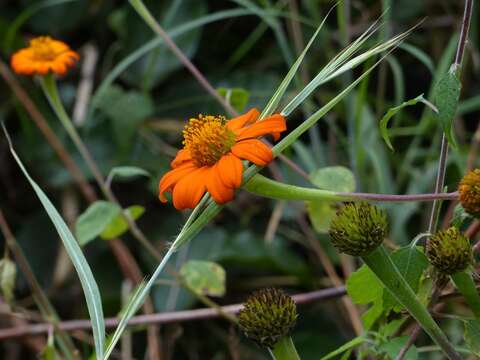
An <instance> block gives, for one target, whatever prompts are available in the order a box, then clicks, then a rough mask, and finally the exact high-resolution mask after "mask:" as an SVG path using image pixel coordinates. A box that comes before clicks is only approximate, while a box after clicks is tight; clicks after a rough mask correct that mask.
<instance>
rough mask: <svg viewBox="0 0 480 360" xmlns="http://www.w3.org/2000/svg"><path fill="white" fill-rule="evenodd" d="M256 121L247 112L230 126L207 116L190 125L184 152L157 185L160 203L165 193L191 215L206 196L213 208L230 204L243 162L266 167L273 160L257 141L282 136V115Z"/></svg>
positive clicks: (256, 114)
mask: <svg viewBox="0 0 480 360" xmlns="http://www.w3.org/2000/svg"><path fill="white" fill-rule="evenodd" d="M259 115H260V113H259V112H258V110H257V109H252V110H250V111H248V112H247V113H245V114H243V115H241V116H239V117H237V118H234V119H232V120H229V121H227V120H226V119H225V118H224V117H222V116H210V115H208V116H205V115H199V116H198V118H193V119H190V121H189V122H188V124H187V125H186V126H185V128H184V130H183V138H184V140H183V145H184V147H183V149H182V150H180V151H179V152H178V153H177V156H176V157H175V159H173V161H172V162H171V167H172V170H170V171H169V172H167V173H166V174H165V175H164V176H163V177H162V179H161V180H160V184H159V193H160V194H159V197H160V200H161V201H162V202H166V201H167V198H166V197H165V193H166V192H172V198H173V205H174V206H175V208H176V209H178V210H183V209H193V208H194V207H195V206H196V205H197V204H198V202H199V201H200V199H201V198H202V196H203V195H204V194H205V192H206V191H208V192H209V193H210V195H211V196H212V197H213V199H214V200H215V202H216V203H218V204H224V203H226V202H228V201H230V200H232V199H233V197H234V193H235V189H237V188H238V187H240V185H241V184H242V176H243V164H242V160H248V161H250V162H252V163H254V164H256V165H258V166H265V165H267V164H268V163H269V162H270V161H272V159H273V153H272V150H271V149H270V147H269V146H268V145H266V144H265V143H263V142H262V141H261V140H259V139H258V137H260V136H264V135H272V136H273V138H274V140H278V138H279V137H280V133H281V132H282V131H285V130H286V123H285V118H284V117H283V116H282V115H280V114H274V115H272V116H269V117H267V118H265V119H263V120H258V117H259Z"/></svg>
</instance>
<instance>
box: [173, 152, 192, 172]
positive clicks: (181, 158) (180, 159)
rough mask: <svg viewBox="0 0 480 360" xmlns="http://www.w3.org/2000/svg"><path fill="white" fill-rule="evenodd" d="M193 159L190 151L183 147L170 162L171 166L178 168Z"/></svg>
mask: <svg viewBox="0 0 480 360" xmlns="http://www.w3.org/2000/svg"><path fill="white" fill-rule="evenodd" d="M190 160H192V156H191V155H190V151H188V150H185V149H182V150H180V151H179V152H178V153H177V156H175V159H173V160H172V162H171V163H170V166H171V167H172V168H176V167H178V166H180V165H182V164H183V163H185V162H187V161H190Z"/></svg>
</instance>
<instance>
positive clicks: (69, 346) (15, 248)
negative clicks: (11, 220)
mask: <svg viewBox="0 0 480 360" xmlns="http://www.w3.org/2000/svg"><path fill="white" fill-rule="evenodd" d="M0 232H1V233H2V234H3V237H4V238H5V241H6V243H7V246H8V248H9V249H10V251H11V252H12V254H13V256H14V257H15V260H16V263H17V264H18V266H19V267H20V269H21V270H22V273H23V275H24V276H25V279H26V280H27V283H28V286H29V287H30V289H31V291H32V294H33V297H34V299H35V302H36V303H37V305H38V308H39V309H40V312H41V313H42V315H43V317H44V318H45V320H50V322H51V323H49V324H47V326H48V327H49V328H51V327H52V326H53V327H54V328H55V330H56V331H58V332H59V334H58V337H59V340H60V341H61V344H62V345H63V346H65V349H64V350H65V351H67V353H66V354H65V355H70V356H73V357H76V358H78V350H77V349H76V348H75V345H74V343H73V341H72V339H71V338H70V336H69V335H68V334H67V333H65V331H64V330H61V329H59V328H58V324H59V322H60V319H59V317H58V314H57V312H56V311H55V308H54V307H53V305H52V303H51V302H50V300H49V299H48V297H47V295H46V294H45V292H44V291H43V289H42V287H41V286H40V283H39V282H38V280H37V277H36V276H35V273H34V272H33V270H32V268H31V267H30V264H29V262H28V260H27V258H26V257H25V255H24V253H23V251H22V248H21V247H20V246H19V245H18V243H17V240H16V239H15V237H14V235H13V233H12V231H11V230H10V226H9V225H8V223H7V220H6V219H5V217H4V215H3V211H2V209H0Z"/></svg>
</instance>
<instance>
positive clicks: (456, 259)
mask: <svg viewBox="0 0 480 360" xmlns="http://www.w3.org/2000/svg"><path fill="white" fill-rule="evenodd" d="M427 256H428V260H429V261H430V263H431V264H432V265H433V266H434V267H435V269H437V270H438V271H439V272H440V273H442V274H445V275H452V274H454V273H456V272H458V271H462V270H465V269H466V268H467V267H468V266H469V265H470V264H471V263H472V260H473V252H472V247H471V246H470V240H469V239H468V238H467V237H466V236H464V235H463V234H462V233H460V231H459V230H458V228H456V227H451V228H448V229H447V230H441V231H439V232H437V233H436V234H435V235H433V236H432V237H430V239H429V241H428V243H427Z"/></svg>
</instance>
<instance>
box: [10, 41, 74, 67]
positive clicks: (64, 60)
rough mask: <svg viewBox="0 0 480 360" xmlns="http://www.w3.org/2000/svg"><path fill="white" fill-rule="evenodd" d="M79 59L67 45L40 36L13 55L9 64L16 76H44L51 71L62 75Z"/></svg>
mask: <svg viewBox="0 0 480 360" xmlns="http://www.w3.org/2000/svg"><path fill="white" fill-rule="evenodd" d="M79 59H80V56H79V55H78V54H77V53H76V52H75V51H73V50H71V49H70V47H69V46H68V45H67V44H65V43H63V42H61V41H58V40H54V39H52V38H50V37H49V36H40V37H37V38H34V39H32V40H30V45H29V47H27V48H24V49H20V50H19V51H17V52H16V53H15V54H13V55H12V59H11V61H10V64H11V66H12V69H13V71H15V72H16V73H17V74H22V75H35V74H39V75H46V74H47V73H49V72H50V71H51V72H54V73H55V74H58V75H63V74H65V73H66V72H67V70H68V68H69V67H72V66H73V65H75V63H76V62H77V61H78V60H79Z"/></svg>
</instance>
